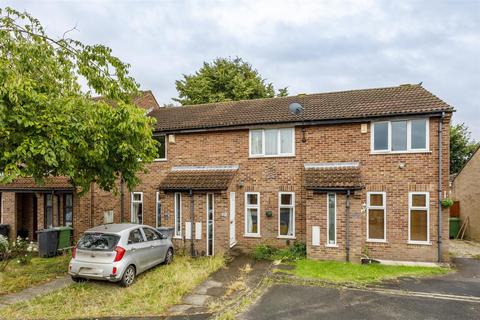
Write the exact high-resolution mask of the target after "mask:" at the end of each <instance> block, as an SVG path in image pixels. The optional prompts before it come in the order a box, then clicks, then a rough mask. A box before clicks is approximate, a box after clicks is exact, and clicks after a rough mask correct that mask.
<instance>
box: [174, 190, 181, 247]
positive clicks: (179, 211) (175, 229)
mask: <svg viewBox="0 0 480 320" xmlns="http://www.w3.org/2000/svg"><path fill="white" fill-rule="evenodd" d="M177 196H178V197H179V200H180V201H179V203H180V207H179V208H177ZM177 214H178V215H179V218H180V219H179V220H180V221H179V223H177ZM177 227H178V230H179V231H178V233H177ZM173 238H175V239H181V238H182V194H181V193H180V192H175V193H174V194H173Z"/></svg>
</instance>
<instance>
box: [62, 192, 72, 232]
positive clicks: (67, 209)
mask: <svg viewBox="0 0 480 320" xmlns="http://www.w3.org/2000/svg"><path fill="white" fill-rule="evenodd" d="M63 223H64V225H66V226H67V227H71V226H72V225H73V194H71V193H65V194H64V195H63Z"/></svg>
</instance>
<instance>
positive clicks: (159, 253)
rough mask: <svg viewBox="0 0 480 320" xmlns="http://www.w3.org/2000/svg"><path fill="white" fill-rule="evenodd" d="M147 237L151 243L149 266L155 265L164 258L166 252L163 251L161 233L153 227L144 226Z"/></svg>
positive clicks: (149, 243)
mask: <svg viewBox="0 0 480 320" xmlns="http://www.w3.org/2000/svg"><path fill="white" fill-rule="evenodd" d="M143 233H144V234H145V239H146V240H147V243H148V245H149V247H148V263H149V267H153V266H155V265H157V264H159V263H161V262H163V260H164V256H165V253H164V252H163V248H162V243H161V238H160V235H159V234H158V233H157V232H156V231H155V230H153V229H151V228H148V227H143Z"/></svg>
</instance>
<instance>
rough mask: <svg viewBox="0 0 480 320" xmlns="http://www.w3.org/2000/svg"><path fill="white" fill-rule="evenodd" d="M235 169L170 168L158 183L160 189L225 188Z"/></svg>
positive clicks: (206, 189)
mask: <svg viewBox="0 0 480 320" xmlns="http://www.w3.org/2000/svg"><path fill="white" fill-rule="evenodd" d="M235 173H236V169H223V170H222V169H213V168H212V169H209V168H206V167H205V168H200V169H186V170H181V169H180V170H175V169H174V170H172V171H170V172H169V173H168V174H167V175H166V177H165V178H164V179H163V180H162V182H161V183H160V185H159V189H160V190H171V191H175V190H178V191H180V190H204V191H209V190H212V191H213V190H227V189H228V186H229V185H230V183H231V182H232V179H233V177H234V176H235Z"/></svg>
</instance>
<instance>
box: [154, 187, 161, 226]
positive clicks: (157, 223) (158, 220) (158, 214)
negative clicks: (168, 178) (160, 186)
mask: <svg viewBox="0 0 480 320" xmlns="http://www.w3.org/2000/svg"><path fill="white" fill-rule="evenodd" d="M155 199H156V201H155V204H156V205H155V217H156V219H155V226H156V227H157V228H158V227H160V226H161V225H162V203H161V202H160V192H157V195H156V197H155Z"/></svg>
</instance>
